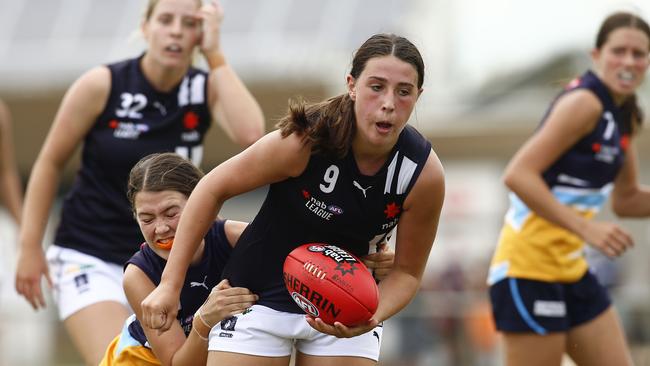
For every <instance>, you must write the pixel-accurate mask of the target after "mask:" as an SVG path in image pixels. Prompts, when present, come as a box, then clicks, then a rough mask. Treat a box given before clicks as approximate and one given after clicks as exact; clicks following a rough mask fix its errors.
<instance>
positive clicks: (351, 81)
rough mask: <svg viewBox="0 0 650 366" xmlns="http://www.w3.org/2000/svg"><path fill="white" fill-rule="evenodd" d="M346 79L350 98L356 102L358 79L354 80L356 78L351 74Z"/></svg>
mask: <svg viewBox="0 0 650 366" xmlns="http://www.w3.org/2000/svg"><path fill="white" fill-rule="evenodd" d="M345 79H346V83H347V85H348V95H349V96H350V99H352V100H353V101H354V100H356V99H357V94H356V91H355V85H356V83H355V82H356V79H355V78H354V76H352V75H350V74H348V76H347V77H346V78H345Z"/></svg>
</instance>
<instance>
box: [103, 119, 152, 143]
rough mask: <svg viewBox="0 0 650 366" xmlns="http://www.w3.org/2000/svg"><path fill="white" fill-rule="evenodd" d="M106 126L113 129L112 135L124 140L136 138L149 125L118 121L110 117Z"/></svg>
mask: <svg viewBox="0 0 650 366" xmlns="http://www.w3.org/2000/svg"><path fill="white" fill-rule="evenodd" d="M108 127H110V128H112V129H113V137H115V138H118V139H125V140H137V139H138V137H140V134H141V133H144V132H147V131H149V126H148V125H145V124H144V123H133V122H120V121H118V120H116V119H112V120H110V121H109V122H108Z"/></svg>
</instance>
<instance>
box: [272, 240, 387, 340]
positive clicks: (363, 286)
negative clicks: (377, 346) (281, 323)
mask: <svg viewBox="0 0 650 366" xmlns="http://www.w3.org/2000/svg"><path fill="white" fill-rule="evenodd" d="M284 283H285V285H286V286H287V290H288V291H289V295H291V297H292V298H293V300H294V301H295V302H296V304H298V306H300V307H301V308H302V309H303V310H304V311H305V312H306V313H307V314H309V315H311V316H313V317H314V318H321V319H322V320H323V321H324V322H325V323H327V324H334V322H336V321H338V322H341V323H343V324H344V325H345V326H348V327H349V326H355V325H359V324H363V323H365V322H366V321H367V320H368V319H370V318H371V317H372V315H373V314H374V313H375V311H376V310H377V305H378V303H379V289H378V288H377V284H376V283H375V279H374V278H373V277H372V274H371V273H370V271H369V270H368V268H367V267H366V266H365V265H364V264H363V262H361V261H360V260H359V259H358V258H357V257H355V256H354V255H352V254H350V253H349V252H347V251H346V250H343V249H341V248H339V247H337V246H334V245H327V244H321V243H311V244H304V245H301V246H299V247H298V248H296V249H294V250H293V251H292V252H291V253H289V255H288V256H287V258H286V259H285V261H284Z"/></svg>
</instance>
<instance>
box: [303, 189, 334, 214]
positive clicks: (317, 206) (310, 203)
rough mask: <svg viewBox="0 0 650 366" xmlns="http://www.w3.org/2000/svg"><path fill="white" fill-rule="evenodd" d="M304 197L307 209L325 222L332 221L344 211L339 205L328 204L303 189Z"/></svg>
mask: <svg viewBox="0 0 650 366" xmlns="http://www.w3.org/2000/svg"><path fill="white" fill-rule="evenodd" d="M302 197H303V198H304V199H305V207H306V208H307V209H308V210H309V211H311V212H312V213H313V214H315V215H316V216H318V217H320V218H321V219H323V220H325V221H329V220H330V219H332V217H333V216H334V215H340V214H342V213H343V209H342V208H341V207H339V206H337V205H333V204H327V203H325V202H324V201H321V200H319V199H317V198H316V197H314V196H312V195H311V193H309V191H307V190H305V189H303V190H302Z"/></svg>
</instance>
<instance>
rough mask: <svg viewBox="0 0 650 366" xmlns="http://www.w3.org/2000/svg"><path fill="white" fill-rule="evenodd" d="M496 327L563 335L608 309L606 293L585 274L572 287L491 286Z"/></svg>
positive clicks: (516, 281) (520, 282) (512, 282)
mask: <svg viewBox="0 0 650 366" xmlns="http://www.w3.org/2000/svg"><path fill="white" fill-rule="evenodd" d="M490 300H491V302H492V314H493V316H494V320H495V323H496V327H497V329H498V330H500V331H505V332H535V333H537V334H541V335H544V334H547V333H549V332H566V331H568V330H569V329H571V328H573V327H575V326H578V325H580V324H583V323H586V322H588V321H590V320H592V319H594V318H595V317H597V316H598V315H600V314H601V313H602V312H604V311H605V310H607V308H608V307H609V306H610V305H611V300H610V299H609V295H608V294H607V290H605V288H604V287H603V286H601V285H600V283H598V280H597V279H596V277H595V276H594V275H593V274H591V272H589V271H587V273H586V274H585V275H584V276H583V277H582V278H581V279H580V280H579V281H578V282H573V283H553V282H542V281H534V280H526V279H520V278H505V279H503V280H501V281H499V282H497V283H495V284H494V285H492V286H490Z"/></svg>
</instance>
